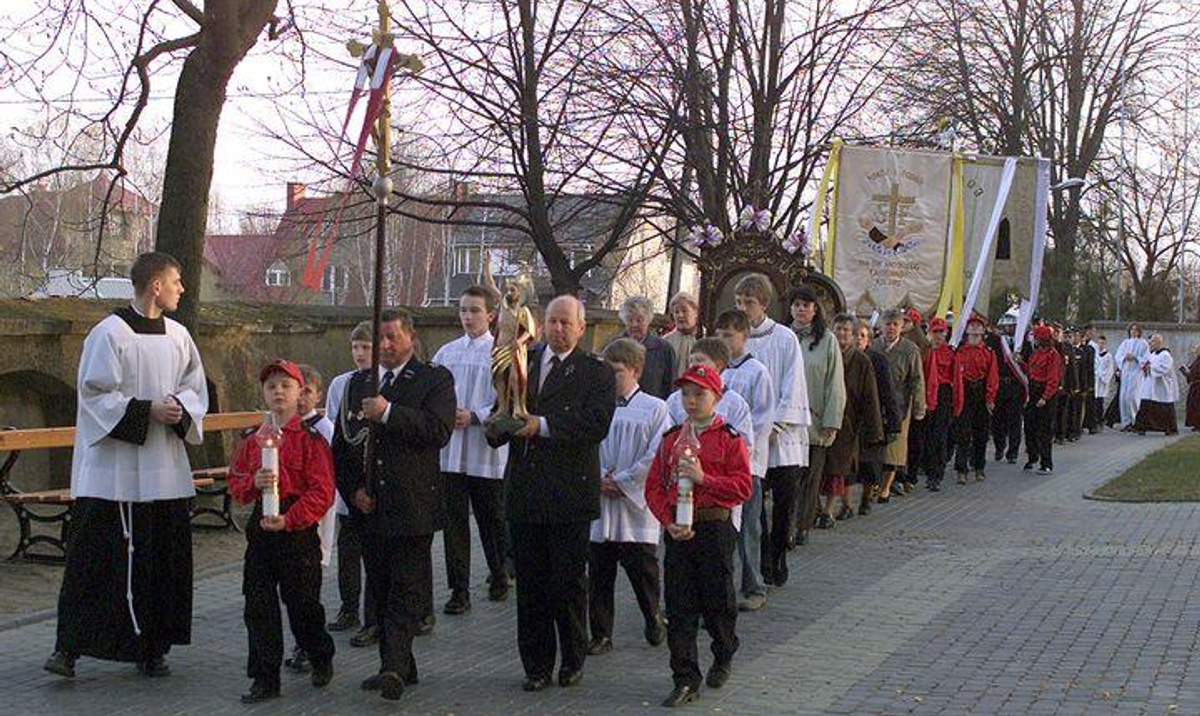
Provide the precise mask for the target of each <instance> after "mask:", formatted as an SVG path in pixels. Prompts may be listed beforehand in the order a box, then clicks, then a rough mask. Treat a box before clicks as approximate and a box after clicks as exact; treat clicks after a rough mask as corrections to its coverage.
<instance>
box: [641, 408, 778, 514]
mask: <svg viewBox="0 0 1200 716" xmlns="http://www.w3.org/2000/svg"><path fill="white" fill-rule="evenodd" d="M680 432H681V431H680V429H679V426H676V427H674V428H671V429H670V430H668V431H667V434H666V435H664V436H663V439H662V443H660V444H659V446H658V452H657V453H656V454H655V455H654V462H653V463H651V464H650V474H649V475H648V476H647V477H646V505H647V506H648V507H649V508H650V511H651V512H653V513H654V516H655V517H656V518H658V521H659V522H661V523H662V524H663V525H664V526H665V525H670V524H674V523H675V503H676V502H677V501H678V499H679V487H678V486H677V485H676V484H675V481H674V480H673V479H672V478H673V477H674V475H673V474H672V473H673V472H674V470H673V467H674V465H672V462H673V459H674V454H675V443H676V442H677V441H678V440H679V435H680ZM700 468H701V469H702V470H704V484H703V485H696V486H695V487H694V488H693V489H692V500H693V505H694V506H695V507H696V508H697V509H699V508H701V507H728V508H733V507H737V506H738V505H740V504H742V503H743V502H745V501H746V500H748V499H750V491H751V489H752V488H753V485H754V483H752V482H751V480H750V458H749V456H748V455H747V454H746V442H745V441H744V440H742V438H741V436H740V435H739V434H738V432H737V431H736V430H734V429H733V428H731V427H729V426H728V425H726V424H725V422H724V421H722V420H721V418H720V416H717V417H715V418H713V421H712V425H709V426H708V427H707V428H705V429H704V431H703V432H701V433H700Z"/></svg>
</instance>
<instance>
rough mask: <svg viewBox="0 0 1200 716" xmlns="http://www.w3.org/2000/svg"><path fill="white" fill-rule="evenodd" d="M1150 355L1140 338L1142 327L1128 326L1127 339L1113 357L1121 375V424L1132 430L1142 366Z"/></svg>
mask: <svg viewBox="0 0 1200 716" xmlns="http://www.w3.org/2000/svg"><path fill="white" fill-rule="evenodd" d="M1149 355H1150V344H1149V343H1147V342H1146V339H1144V338H1142V327H1141V326H1139V325H1138V324H1136V323H1131V324H1129V331H1128V337H1127V338H1126V339H1125V340H1123V341H1121V345H1119V346H1117V353H1116V355H1115V356H1113V357H1114V358H1115V359H1116V362H1117V371H1119V372H1120V374H1121V403H1120V405H1121V424H1122V425H1124V426H1125V429H1126V430H1132V425H1133V421H1134V418H1135V417H1136V416H1137V411H1138V404H1139V403H1140V401H1141V397H1142V364H1143V363H1145V362H1146V358H1147V356H1149Z"/></svg>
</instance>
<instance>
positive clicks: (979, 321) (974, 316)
mask: <svg viewBox="0 0 1200 716" xmlns="http://www.w3.org/2000/svg"><path fill="white" fill-rule="evenodd" d="M972 323H974V324H976V325H980V326H983V327H984V328H987V321H985V320H984V319H983V316H981V315H979V314H978V313H974V314H972V315H971V317H970V318H968V319H967V325H968V326H969V325H971V324H972Z"/></svg>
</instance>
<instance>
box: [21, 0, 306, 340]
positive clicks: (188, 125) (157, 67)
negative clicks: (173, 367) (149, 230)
mask: <svg viewBox="0 0 1200 716" xmlns="http://www.w3.org/2000/svg"><path fill="white" fill-rule="evenodd" d="M278 4H279V3H278V0H208V2H206V3H204V6H203V8H201V7H199V6H197V5H195V4H193V3H192V2H191V0H150V1H149V2H147V3H139V4H137V5H125V6H120V7H106V6H103V5H93V4H88V3H82V2H70V3H54V4H44V5H41V6H40V7H39V8H37V9H35V10H33V11H31V12H30V13H29V14H26V15H24V16H19V17H13V18H11V20H10V21H9V22H8V24H9V26H8V27H3V28H0V31H3V32H4V35H5V36H6V37H7V38H10V40H12V39H13V38H16V39H17V40H18V41H13V42H8V43H6V44H5V46H4V47H0V81H4V82H5V83H6V84H9V85H11V86H13V87H16V88H18V89H19V90H20V91H21V92H23V93H24V94H25V95H26V96H29V97H31V98H32V99H34V100H35V101H38V102H41V103H43V104H44V105H45V106H46V107H47V108H49V110H50V111H53V112H55V113H58V114H61V115H62V116H67V117H71V118H73V119H74V120H75V122H74V124H75V125H77V126H79V127H80V129H79V130H78V131H80V132H91V133H94V134H95V135H97V136H99V137H101V142H102V150H101V151H100V152H97V153H96V154H95V155H94V156H89V157H81V158H78V159H73V160H72V161H69V162H66V163H63V164H60V165H57V166H51V167H44V168H38V169H35V170H32V171H31V172H29V173H26V174H25V175H23V176H20V177H16V178H12V179H8V180H6V181H4V182H3V183H0V194H6V193H12V192H20V191H25V190H27V189H29V188H31V187H34V186H36V185H37V184H38V183H39V182H41V181H43V180H46V179H48V178H50V177H52V176H54V175H56V174H61V173H69V172H96V171H106V172H108V175H109V176H110V177H111V180H110V183H109V187H108V191H107V192H106V193H105V197H104V204H105V208H104V210H102V211H101V214H100V215H101V221H100V227H99V231H98V236H99V241H98V245H97V252H98V251H99V244H101V243H102V242H103V238H104V235H105V226H106V220H107V216H108V212H107V207H108V204H109V203H110V202H111V201H112V200H113V197H114V195H115V194H116V193H117V192H118V189H119V187H120V182H121V181H122V180H123V179H124V178H125V176H126V175H127V174H128V173H129V169H128V166H127V150H128V147H129V145H130V144H131V142H135V141H137V135H138V131H139V125H140V122H141V120H142V117H143V114H144V112H145V109H146V107H147V103H148V102H149V99H150V96H151V86H152V78H153V77H155V76H156V75H157V74H159V73H160V72H162V71H163V70H164V69H165V68H168V67H170V66H171V62H172V60H173V59H175V58H177V57H179V56H181V55H182V56H183V57H184V59H183V62H182V65H181V66H180V67H179V69H178V72H179V74H178V78H177V80H176V83H175V92H174V97H175V104H174V111H173V114H172V122H171V130H170V143H169V147H168V151H167V159H166V168H165V171H164V172H163V173H162V182H163V184H162V197H161V199H162V203H161V211H160V213H159V216H158V229H157V237H158V238H157V246H158V248H160V249H162V250H164V251H168V252H170V253H172V254H174V255H175V256H176V257H177V258H178V259H179V260H180V261H181V263H182V264H183V267H184V272H183V273H184V281H185V283H188V284H190V285H192V286H194V287H197V288H198V287H199V285H200V271H201V266H202V255H203V250H204V232H205V220H206V218H207V213H208V212H207V208H208V195H209V189H210V188H211V184H212V168H213V154H214V149H215V146H216V139H217V126H218V124H219V121H220V118H221V111H222V109H223V108H224V105H225V100H226V93H227V87H228V83H229V80H230V78H231V77H232V75H233V71H234V69H235V68H236V67H237V66H238V64H239V63H241V61H242V60H243V59H244V58H245V57H246V54H247V53H248V52H249V51H250V49H251V48H252V47H254V45H255V44H256V43H257V42H258V39H259V37H260V36H262V35H263V33H264V31H265V32H266V34H267V36H268V37H269V38H270V39H272V40H274V39H276V38H278V37H279V36H280V35H281V34H282V33H283V32H284V31H285V30H287V29H288V28H289V27H291V26H292V20H291V17H290V12H291V2H290V0H287V7H288V10H289V17H287V18H279V17H276V16H275V10H276V6H277V5H278ZM44 28H49V30H50V31H49V32H48V33H47V32H43V29H44ZM94 77H95V78H98V79H96V81H97V82H103V79H102V78H109V77H115V78H116V82H115V85H111V84H110V85H107V86H105V87H104V89H105V90H106V91H107V94H108V96H109V97H111V98H112V102H111V103H110V104H108V105H107V106H103V105H102V107H103V108H102V110H101V111H100V112H99V113H94V112H91V111H90V110H88V109H86V108H85V107H90V106H95V105H90V104H89V105H83V104H79V103H75V102H72V101H71V99H72V97H74V95H75V94H76V93H77V92H78V91H80V90H81V89H86V88H88V87H89V84H90V82H91V81H92V78H94ZM59 88H62V89H64V90H65V94H66V97H65V99H64V98H63V97H60V96H57V95H56V94H55V93H54V92H55V91H56V90H57V89H59ZM70 141H71V140H70V139H68V140H67V143H68V144H69V143H70ZM198 302H199V291H198V290H193V291H189V292H188V293H186V294H184V298H183V302H182V304H181V306H180V310H179V313H178V317H179V318H180V319H181V320H182V321H183V322H184V323H187V324H194V323H195V319H196V315H197V308H198Z"/></svg>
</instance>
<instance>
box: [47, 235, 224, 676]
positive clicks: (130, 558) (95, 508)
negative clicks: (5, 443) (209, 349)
mask: <svg viewBox="0 0 1200 716" xmlns="http://www.w3.org/2000/svg"><path fill="white" fill-rule="evenodd" d="M130 278H131V279H132V281H133V287H134V292H135V297H134V300H133V303H132V305H130V306H127V307H123V308H118V309H117V310H116V311H114V312H113V315H111V316H109V317H108V318H105V319H104V320H103V321H101V322H100V323H99V324H98V325H97V326H96V327H95V328H93V329H92V330H91V332H89V333H88V336H87V338H86V339H85V340H84V343H83V356H82V358H81V359H80V361H79V401H78V405H79V409H78V414H77V417H76V425H75V450H74V454H73V458H72V462H71V496H72V497H73V498H74V500H75V502H74V505H73V506H72V522H73V536H72V540H71V544H70V548H69V550H68V552H67V564H66V571H65V573H64V575H63V582H62V588H61V590H60V592H59V598H58V638H57V642H56V644H55V652H54V654H53V655H52V656H51V657H50V659H49V660H48V661H47V662H46V664H45V669H46V670H47V671H50V672H52V673H55V674H58V675H60V676H66V677H72V676H74V675H75V661H76V659H77V658H78V657H79V656H91V657H95V658H98V659H108V660H112V661H126V662H135V663H137V665H138V670H139V671H140V672H141V673H142V674H144V675H146V676H165V675H167V674H168V673H170V669H169V667H168V666H167V663H166V659H165V656H166V654H167V652H168V651H169V650H170V648H171V646H172V645H174V644H188V643H190V641H191V619H192V534H191V516H190V510H189V502H190V500H191V498H192V497H193V496H194V495H195V489H194V488H193V486H192V471H191V466H190V464H189V463H188V457H187V450H186V448H185V445H184V443H185V442H187V443H190V444H193V445H199V444H201V443H202V442H203V437H204V436H203V421H204V414H205V413H206V412H207V411H208V388H207V385H206V382H205V378H204V367H203V365H202V364H201V362H200V352H199V351H198V350H197V349H196V344H195V343H194V342H193V341H192V337H191V335H190V334H189V333H188V331H187V329H186V328H184V327H183V326H182V325H180V324H178V323H176V322H175V321H172V320H171V319H169V318H166V317H165V316H163V312H164V311H174V310H175V309H176V308H177V307H178V305H179V297H180V296H182V295H183V292H184V287H183V281H182V280H181V278H180V274H179V263H178V262H177V261H176V260H175V259H174V258H172V257H171V256H169V255H167V254H163V253H158V252H152V253H148V254H142V255H141V256H139V257H138V258H137V260H136V261H135V262H134V264H133V268H132V269H131V271H130ZM116 555H119V556H116Z"/></svg>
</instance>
